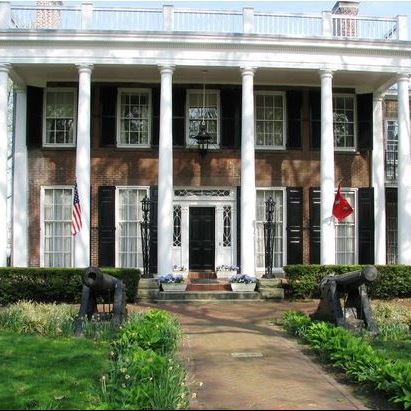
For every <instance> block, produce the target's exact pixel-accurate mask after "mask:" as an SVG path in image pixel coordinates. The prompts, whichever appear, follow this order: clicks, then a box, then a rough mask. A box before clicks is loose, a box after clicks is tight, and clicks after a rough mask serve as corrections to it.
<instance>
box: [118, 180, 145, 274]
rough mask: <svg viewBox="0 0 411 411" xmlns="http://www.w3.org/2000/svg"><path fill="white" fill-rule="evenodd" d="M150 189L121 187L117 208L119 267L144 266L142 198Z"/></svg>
mask: <svg viewBox="0 0 411 411" xmlns="http://www.w3.org/2000/svg"><path fill="white" fill-rule="evenodd" d="M146 194H147V195H148V190H147V189H145V188H144V189H143V188H119V189H118V202H117V204H118V210H117V230H116V231H117V234H116V235H117V241H116V243H117V263H116V266H118V267H127V268H128V267H139V268H142V267H143V252H142V243H141V225H140V221H142V214H143V213H142V210H141V200H142V199H143V198H144V196H145V195H146Z"/></svg>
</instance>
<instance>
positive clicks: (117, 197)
mask: <svg viewBox="0 0 411 411" xmlns="http://www.w3.org/2000/svg"><path fill="white" fill-rule="evenodd" d="M121 190H137V191H144V195H147V196H149V192H150V187H148V186H118V187H116V193H115V202H116V211H115V212H116V216H115V226H116V230H115V231H116V234H115V266H116V267H124V268H126V267H127V268H139V269H140V270H143V261H142V259H141V264H140V261H139V258H138V254H141V255H142V247H141V245H142V243H141V226H140V222H141V221H142V210H141V203H137V204H136V207H137V221H136V223H137V251H136V253H137V263H138V264H137V267H134V266H133V267H129V266H128V265H122V260H121V258H120V253H121V252H122V250H121V249H120V234H121V228H120V223H121V221H120V206H121V204H120V191H121ZM142 199H143V198H141V200H142ZM141 200H140V201H141ZM141 258H142V257H141Z"/></svg>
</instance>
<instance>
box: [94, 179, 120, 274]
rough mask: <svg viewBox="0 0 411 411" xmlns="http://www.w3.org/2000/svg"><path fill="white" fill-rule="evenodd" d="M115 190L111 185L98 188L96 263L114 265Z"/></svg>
mask: <svg viewBox="0 0 411 411" xmlns="http://www.w3.org/2000/svg"><path fill="white" fill-rule="evenodd" d="M115 192H116V189H115V187H113V186H101V187H99V189H98V264H99V266H100V267H114V266H115V230H116V228H115Z"/></svg>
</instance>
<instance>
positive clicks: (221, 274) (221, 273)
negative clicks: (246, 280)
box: [216, 270, 237, 278]
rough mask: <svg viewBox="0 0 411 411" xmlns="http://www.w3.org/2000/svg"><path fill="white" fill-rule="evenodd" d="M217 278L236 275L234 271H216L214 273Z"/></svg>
mask: <svg viewBox="0 0 411 411" xmlns="http://www.w3.org/2000/svg"><path fill="white" fill-rule="evenodd" d="M216 274H217V278H230V277H231V276H232V275H236V274H237V271H236V270H225V271H224V270H218V271H216Z"/></svg>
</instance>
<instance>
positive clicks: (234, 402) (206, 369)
mask: <svg viewBox="0 0 411 411" xmlns="http://www.w3.org/2000/svg"><path fill="white" fill-rule="evenodd" d="M317 305H318V302H317V301H311V302H297V303H290V302H284V301H281V302H247V303H241V302H229V303H226V302H224V303H221V302H220V303H202V304H200V303H173V304H151V305H150V304H140V305H137V306H135V307H136V308H138V307H139V306H140V307H150V306H151V307H155V308H161V309H165V310H167V311H169V312H170V313H172V314H174V315H176V316H177V318H178V320H179V322H180V323H181V325H182V329H183V333H184V339H183V343H182V345H181V352H180V354H181V358H182V359H183V361H184V362H185V365H186V366H187V369H188V370H189V380H190V381H189V383H190V388H191V392H192V398H191V402H190V409H192V410H367V409H371V408H368V407H367V405H365V404H364V403H363V402H362V401H360V400H358V399H356V398H355V397H354V396H353V394H352V393H351V392H350V389H349V387H347V386H345V385H342V384H340V383H338V382H337V381H336V380H335V379H334V378H333V377H332V376H331V375H330V374H327V373H325V372H324V371H323V369H322V368H321V366H319V365H318V364H316V363H315V362H314V361H312V360H311V359H310V357H308V356H307V355H306V354H304V349H305V347H304V346H303V345H301V344H299V343H298V341H297V340H296V339H294V338H292V337H290V336H287V335H286V334H285V333H284V331H283V330H282V329H281V327H279V326H276V325H275V324H273V321H272V320H273V319H274V318H276V317H279V316H281V314H282V313H283V312H284V311H285V310H289V309H296V310H300V311H303V312H306V313H312V312H314V311H315V309H316V307H317Z"/></svg>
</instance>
